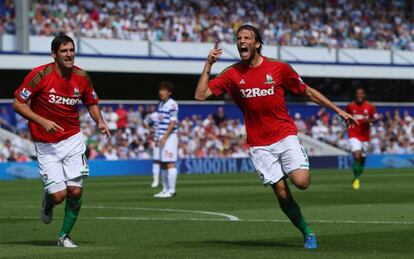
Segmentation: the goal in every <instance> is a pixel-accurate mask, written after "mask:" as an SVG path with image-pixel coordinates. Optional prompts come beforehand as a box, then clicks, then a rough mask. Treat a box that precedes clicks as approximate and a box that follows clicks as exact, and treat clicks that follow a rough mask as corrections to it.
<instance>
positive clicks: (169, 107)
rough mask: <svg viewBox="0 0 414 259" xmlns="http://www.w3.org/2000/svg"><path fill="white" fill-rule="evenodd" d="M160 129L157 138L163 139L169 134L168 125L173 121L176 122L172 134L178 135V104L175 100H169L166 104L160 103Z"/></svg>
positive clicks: (158, 128)
mask: <svg viewBox="0 0 414 259" xmlns="http://www.w3.org/2000/svg"><path fill="white" fill-rule="evenodd" d="M157 112H158V127H157V134H156V135H157V136H158V137H159V138H162V136H164V134H165V133H166V132H167V129H168V125H169V124H170V122H171V121H176V122H177V123H176V124H175V126H174V129H173V131H172V133H177V130H178V104H177V102H176V101H174V100H173V99H171V98H170V99H168V100H167V101H165V102H162V101H161V102H160V103H159V105H158V111H157Z"/></svg>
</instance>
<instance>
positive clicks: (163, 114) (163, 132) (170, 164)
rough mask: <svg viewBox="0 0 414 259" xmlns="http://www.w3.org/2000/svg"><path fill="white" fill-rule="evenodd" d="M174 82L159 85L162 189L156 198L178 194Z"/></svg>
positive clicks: (159, 146) (176, 114) (158, 129)
mask: <svg viewBox="0 0 414 259" xmlns="http://www.w3.org/2000/svg"><path fill="white" fill-rule="evenodd" d="M173 88H174V86H173V84H172V83H171V82H168V81H163V82H161V83H160V85H159V91H158V93H159V96H160V103H159V104H158V111H157V113H158V125H157V130H156V137H157V147H158V149H159V161H160V165H161V177H162V191H161V192H159V193H157V194H155V195H154V197H155V198H173V197H175V196H176V184H177V167H176V164H175V163H176V162H177V155H178V135H177V132H178V104H177V102H176V101H174V100H173V99H172V98H171V94H172V92H173Z"/></svg>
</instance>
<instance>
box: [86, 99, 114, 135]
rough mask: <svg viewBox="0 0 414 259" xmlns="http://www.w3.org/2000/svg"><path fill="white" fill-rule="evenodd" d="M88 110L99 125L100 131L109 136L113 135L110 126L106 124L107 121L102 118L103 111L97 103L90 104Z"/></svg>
mask: <svg viewBox="0 0 414 259" xmlns="http://www.w3.org/2000/svg"><path fill="white" fill-rule="evenodd" d="M88 111H89V114H90V115H91V117H92V119H93V120H94V121H95V122H96V124H97V125H98V129H99V132H100V133H102V134H105V135H106V136H107V137H108V138H109V137H110V136H111V133H110V132H109V129H108V126H107V125H106V123H105V122H104V120H103V118H102V114H101V111H100V110H99V107H98V105H97V104H93V105H89V106H88Z"/></svg>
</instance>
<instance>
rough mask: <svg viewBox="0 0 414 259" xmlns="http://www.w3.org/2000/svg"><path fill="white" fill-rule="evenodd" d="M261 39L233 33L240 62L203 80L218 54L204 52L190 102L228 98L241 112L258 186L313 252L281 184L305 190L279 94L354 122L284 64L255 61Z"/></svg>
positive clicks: (305, 177)
mask: <svg viewBox="0 0 414 259" xmlns="http://www.w3.org/2000/svg"><path fill="white" fill-rule="evenodd" d="M262 45H263V42H262V37H261V35H260V33H259V31H258V30H257V29H256V28H255V27H253V26H251V25H243V26H241V27H240V28H239V29H238V31H237V49H238V51H239V55H240V58H241V61H240V62H238V63H236V64H234V65H232V66H230V67H228V68H227V69H225V70H224V71H223V72H222V73H221V74H219V75H218V76H216V77H215V78H214V79H212V80H209V75H210V71H211V67H212V66H213V64H214V63H215V62H216V61H217V59H218V58H219V57H220V55H221V54H222V52H223V51H222V49H219V48H218V47H217V45H216V47H215V48H214V49H213V50H212V51H210V53H209V55H208V58H207V61H206V64H205V66H204V70H203V72H202V73H201V76H200V79H199V81H198V84H197V89H196V92H195V98H196V99H197V100H205V99H207V98H208V97H210V96H211V95H215V96H218V95H221V94H223V93H224V92H227V93H229V94H230V95H231V96H232V98H233V100H234V101H235V102H236V104H237V105H238V106H239V108H240V109H241V111H242V112H243V115H244V118H245V124H246V131H247V140H248V143H249V145H250V146H251V148H250V155H251V158H252V161H253V164H254V166H255V167H256V169H257V170H258V173H259V176H260V179H261V181H262V183H263V184H264V185H265V186H267V185H270V186H272V188H273V191H274V193H275V195H276V197H277V199H278V201H279V205H280V208H281V209H282V211H283V212H284V213H285V214H286V215H287V217H288V218H289V219H290V220H291V221H292V223H293V224H294V225H295V226H296V227H297V228H298V229H299V230H300V231H301V232H302V234H303V236H304V241H305V242H304V248H305V249H316V248H317V241H316V236H315V234H314V232H313V231H312V230H311V229H310V227H309V226H308V225H307V224H306V222H305V219H304V218H303V216H302V213H301V211H300V208H299V206H298V204H297V203H296V202H295V200H294V199H293V197H292V194H291V192H290V190H289V187H288V185H287V182H286V179H287V178H289V179H290V181H291V182H292V183H293V184H294V185H295V186H296V187H298V188H299V189H306V188H308V187H309V185H310V181H311V177H310V173H309V161H308V156H307V155H306V153H305V150H304V148H303V147H302V145H301V144H300V142H299V139H298V137H297V136H296V135H297V128H296V126H295V124H294V122H293V119H292V118H291V117H290V116H289V114H288V110H287V107H286V101H285V97H284V93H285V91H286V90H289V91H291V92H293V93H294V94H300V95H304V96H306V97H308V98H309V99H310V100H311V101H314V102H316V103H318V104H320V105H323V106H325V107H328V108H330V109H332V110H333V111H335V112H336V113H337V114H338V115H339V116H340V117H342V118H343V119H344V120H345V121H346V123H347V124H348V125H352V124H353V123H355V122H356V121H355V120H354V119H353V118H352V116H351V115H350V114H348V113H346V112H345V111H343V110H341V109H340V108H339V107H337V106H336V105H334V104H333V103H332V102H331V101H329V100H328V99H327V98H326V97H325V96H323V95H322V94H321V93H320V92H318V91H317V90H315V89H313V88H311V87H309V86H308V85H306V84H305V83H304V82H303V81H302V79H301V78H300V77H299V75H298V74H297V73H296V72H295V71H294V70H293V69H292V67H290V66H289V65H288V64H287V63H285V62H282V61H279V60H273V59H270V58H267V57H265V56H262V55H261V50H262Z"/></svg>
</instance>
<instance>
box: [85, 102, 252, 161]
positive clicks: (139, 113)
mask: <svg viewBox="0 0 414 259" xmlns="http://www.w3.org/2000/svg"><path fill="white" fill-rule="evenodd" d="M154 111H155V106H148V107H147V109H145V108H144V106H138V107H137V108H136V109H134V108H128V109H125V108H124V106H123V105H122V104H120V105H119V106H118V107H117V108H116V109H114V108H113V107H112V106H104V107H102V116H103V118H104V119H105V120H106V121H107V123H108V127H109V130H110V131H111V133H112V137H111V139H110V140H107V139H106V138H105V136H103V135H101V134H98V132H97V130H96V127H95V123H94V121H93V120H92V118H91V117H90V115H89V113H88V112H87V111H86V110H85V109H82V110H81V112H80V121H81V128H82V130H83V133H84V134H85V136H86V137H87V139H88V141H87V146H88V156H89V159H107V160H118V159H131V158H132V159H134V158H138V159H149V158H151V157H152V152H151V148H152V147H153V146H154V145H155V143H154V137H153V134H154V130H153V127H152V125H151V124H149V123H148V121H151V120H149V119H148V117H149V116H150V114H151V113H152V112H154ZM179 123H180V124H179V125H180V126H179V131H178V135H179V139H180V141H179V147H178V156H179V157H180V158H200V157H246V156H248V153H247V145H246V143H245V130H244V125H243V124H242V123H241V122H240V120H239V119H229V118H227V117H226V116H225V114H224V110H223V108H219V109H218V111H217V113H215V114H213V115H208V116H207V117H206V118H201V116H199V115H193V116H191V117H185V118H184V119H183V120H181V121H180V122H179Z"/></svg>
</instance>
